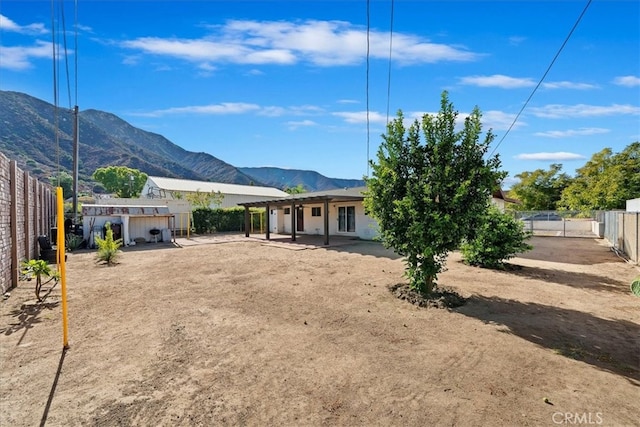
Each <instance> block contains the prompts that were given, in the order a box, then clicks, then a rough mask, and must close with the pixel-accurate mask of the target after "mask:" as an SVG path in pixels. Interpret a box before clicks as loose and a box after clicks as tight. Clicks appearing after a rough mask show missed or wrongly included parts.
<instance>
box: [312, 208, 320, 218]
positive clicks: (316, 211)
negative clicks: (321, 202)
mask: <svg viewBox="0 0 640 427" xmlns="http://www.w3.org/2000/svg"><path fill="white" fill-rule="evenodd" d="M311 216H322V210H321V209H320V207H319V206H318V207H317V208H311Z"/></svg>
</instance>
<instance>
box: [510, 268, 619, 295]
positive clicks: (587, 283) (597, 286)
mask: <svg viewBox="0 0 640 427" xmlns="http://www.w3.org/2000/svg"><path fill="white" fill-rule="evenodd" d="M506 267H507V268H506V269H505V270H502V271H503V272H504V273H508V274H513V275H515V276H518V277H523V278H525V279H533V280H541V281H544V282H550V283H557V284H559V285H566V286H571V287H572V288H580V289H591V290H594V291H599V292H615V293H619V294H627V295H628V294H629V284H628V283H626V282H624V281H622V280H617V279H613V278H611V277H607V276H601V275H598V274H591V273H583V272H574V271H565V270H558V269H554V268H540V267H529V266H520V265H513V264H507V265H506Z"/></svg>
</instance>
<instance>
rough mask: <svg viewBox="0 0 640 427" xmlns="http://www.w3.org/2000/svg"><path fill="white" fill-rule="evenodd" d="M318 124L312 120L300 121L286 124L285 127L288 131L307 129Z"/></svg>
mask: <svg viewBox="0 0 640 427" xmlns="http://www.w3.org/2000/svg"><path fill="white" fill-rule="evenodd" d="M317 125H318V124H317V123H316V122H314V121H313V120H300V121H290V122H287V126H288V127H289V130H296V129H298V128H300V127H309V126H317Z"/></svg>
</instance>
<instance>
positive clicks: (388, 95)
mask: <svg viewBox="0 0 640 427" xmlns="http://www.w3.org/2000/svg"><path fill="white" fill-rule="evenodd" d="M393 6H394V0H391V23H390V24H389V27H390V29H389V73H388V75H387V124H389V108H390V107H389V105H390V104H391V53H392V52H393Z"/></svg>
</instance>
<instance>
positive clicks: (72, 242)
mask: <svg viewBox="0 0 640 427" xmlns="http://www.w3.org/2000/svg"><path fill="white" fill-rule="evenodd" d="M82 241H83V239H82V236H78V235H77V234H73V233H68V234H67V238H66V239H65V247H66V248H67V250H68V251H69V252H73V251H75V250H76V249H78V248H79V247H80V245H81V244H82Z"/></svg>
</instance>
